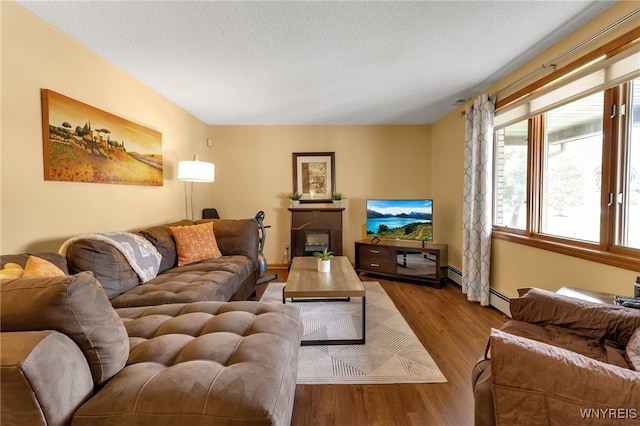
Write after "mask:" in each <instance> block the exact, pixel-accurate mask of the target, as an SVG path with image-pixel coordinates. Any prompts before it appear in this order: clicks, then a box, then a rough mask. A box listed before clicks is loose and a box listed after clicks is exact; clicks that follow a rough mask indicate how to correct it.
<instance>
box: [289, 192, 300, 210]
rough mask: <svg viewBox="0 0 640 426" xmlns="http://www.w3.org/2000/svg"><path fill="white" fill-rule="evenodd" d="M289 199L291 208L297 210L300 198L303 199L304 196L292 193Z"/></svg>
mask: <svg viewBox="0 0 640 426" xmlns="http://www.w3.org/2000/svg"><path fill="white" fill-rule="evenodd" d="M287 197H288V198H289V199H290V200H291V207H293V208H296V207H298V206H300V198H302V194H300V193H299V192H297V191H296V192H292V193H290V194H289V195H287Z"/></svg>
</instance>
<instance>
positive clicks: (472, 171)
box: [462, 95, 495, 306]
mask: <svg viewBox="0 0 640 426" xmlns="http://www.w3.org/2000/svg"><path fill="white" fill-rule="evenodd" d="M494 109H495V106H494V101H493V100H492V99H490V98H489V96H488V95H482V96H480V97H479V98H478V99H476V100H475V102H474V103H473V106H470V105H468V106H467V109H466V123H465V149H464V204H463V208H464V212H463V230H462V292H463V293H465V294H466V295H467V299H469V300H471V301H474V302H480V304H481V305H483V306H488V305H489V287H490V286H489V271H490V265H491V216H492V201H493V197H492V174H493V111H494Z"/></svg>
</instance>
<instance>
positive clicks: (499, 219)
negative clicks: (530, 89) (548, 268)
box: [493, 53, 640, 270]
mask: <svg viewBox="0 0 640 426" xmlns="http://www.w3.org/2000/svg"><path fill="white" fill-rule="evenodd" d="M632 57H633V58H634V60H635V62H634V64H635V65H634V67H635V68H634V70H632V72H630V73H629V72H627V73H626V74H624V75H625V76H627V77H626V78H620V72H618V74H617V75H618V77H616V79H614V80H613V81H609V82H607V81H606V80H607V78H610V76H611V75H612V74H613V73H612V72H610V71H609V69H601V70H598V71H596V72H592V73H590V74H588V75H585V76H584V77H580V76H576V77H575V78H574V79H573V80H572V81H570V82H568V83H567V84H566V85H564V86H563V87H561V88H557V89H555V90H553V91H551V90H550V91H548V92H545V93H539V94H537V96H535V97H534V96H531V99H525V100H524V101H522V102H520V103H519V104H517V105H515V106H514V107H513V108H511V109H509V110H508V111H507V112H506V113H505V114H504V115H501V114H502V112H500V113H498V114H497V115H496V121H495V122H494V126H495V130H494V131H495V134H494V147H495V149H494V155H495V161H494V212H493V218H494V220H493V223H494V236H495V237H496V238H502V239H507V240H512V241H516V242H521V243H524V244H529V245H533V246H536V247H539V248H543V249H549V250H553V251H557V252H561V253H565V254H570V255H574V256H579V257H584V258H587V259H589V260H594V261H599V262H603V263H607V264H611V265H615V266H621V267H625V268H628V269H633V270H637V269H638V267H639V266H640V65H638V64H640V53H636V54H635V56H632ZM627 62H629V61H627ZM629 76H631V77H629Z"/></svg>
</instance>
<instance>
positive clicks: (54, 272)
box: [22, 256, 65, 277]
mask: <svg viewBox="0 0 640 426" xmlns="http://www.w3.org/2000/svg"><path fill="white" fill-rule="evenodd" d="M61 275H65V273H64V272H63V271H62V270H60V268H58V267H57V266H56V265H54V264H53V263H51V262H49V261H48V260H45V259H42V258H41V257H38V256H29V259H27V263H26V265H25V266H24V272H23V273H22V276H23V277H59V276H61Z"/></svg>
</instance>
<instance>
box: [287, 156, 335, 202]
mask: <svg viewBox="0 0 640 426" xmlns="http://www.w3.org/2000/svg"><path fill="white" fill-rule="evenodd" d="M335 158H336V157H335V152H294V153H293V192H299V193H300V194H302V198H301V199H300V202H301V203H330V202H331V194H332V193H334V192H335V191H336V167H335Z"/></svg>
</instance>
